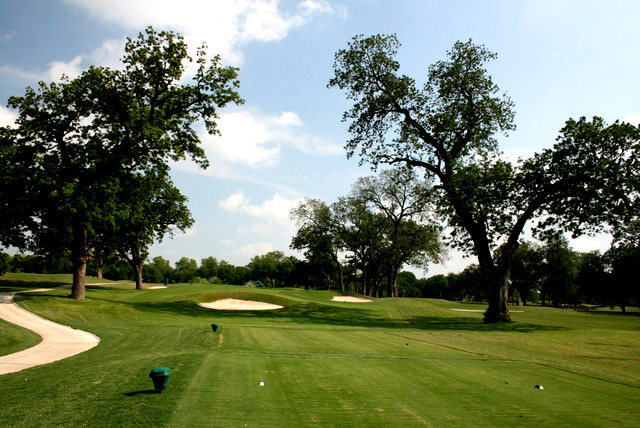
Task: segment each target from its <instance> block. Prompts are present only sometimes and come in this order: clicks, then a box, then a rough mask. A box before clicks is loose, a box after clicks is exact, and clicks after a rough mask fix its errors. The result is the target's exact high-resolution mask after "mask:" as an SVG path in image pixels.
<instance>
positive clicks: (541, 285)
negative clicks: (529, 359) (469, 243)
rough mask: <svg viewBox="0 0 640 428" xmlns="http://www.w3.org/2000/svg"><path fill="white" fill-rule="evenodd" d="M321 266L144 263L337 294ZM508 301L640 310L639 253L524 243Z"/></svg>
mask: <svg viewBox="0 0 640 428" xmlns="http://www.w3.org/2000/svg"><path fill="white" fill-rule="evenodd" d="M0 254H1V257H0V273H2V272H4V271H9V272H29V273H71V272H72V270H73V266H72V265H71V262H69V260H68V258H66V257H59V258H45V257H42V256H33V255H21V254H18V255H15V256H10V255H8V254H5V253H0ZM321 268H322V266H314V264H312V263H310V262H309V261H307V260H299V259H297V258H296V257H293V256H285V255H284V253H283V252H281V251H272V252H269V253H267V254H264V255H261V256H255V257H253V258H252V259H251V261H250V262H249V263H248V264H247V265H246V266H235V265H233V264H231V263H228V262H226V261H224V260H218V259H216V258H215V257H207V258H204V259H201V260H200V263H198V262H197V261H196V260H195V259H191V258H187V257H183V258H181V259H180V260H178V261H177V262H176V263H175V265H174V266H171V263H170V262H169V260H166V259H164V258H163V257H160V256H158V257H154V258H153V259H152V260H151V262H150V263H147V264H145V265H144V269H143V271H142V272H143V273H142V275H143V278H144V281H145V282H147V283H167V284H170V283H209V284H232V285H244V284H246V283H248V282H253V283H254V284H256V285H264V286H266V287H304V288H310V289H338V288H339V285H338V283H337V279H331V278H330V277H328V276H327V275H326V272H324V271H323V269H321ZM87 271H88V273H89V274H92V275H95V274H96V272H97V271H98V267H97V265H96V264H95V262H93V261H92V262H90V263H89V268H88V270H87ZM102 277H103V278H106V279H110V280H133V279H134V277H133V272H132V270H131V266H130V265H129V264H128V263H127V262H126V261H124V260H122V259H115V258H114V259H112V260H110V261H109V263H107V265H106V267H105V268H104V271H103V276H102ZM510 281H511V284H510V293H509V294H510V296H509V299H510V301H511V302H512V303H515V304H519V303H522V304H525V305H526V304H532V303H533V304H541V305H553V306H556V307H558V306H571V307H578V306H580V305H597V306H620V307H621V308H622V309H623V311H624V310H625V308H626V307H627V306H638V305H640V248H639V247H636V246H630V245H627V246H618V247H612V248H611V249H610V250H608V251H607V252H606V253H604V254H601V253H599V252H597V251H594V252H589V253H581V252H576V251H573V250H572V249H571V248H569V246H568V244H567V241H566V240H564V239H556V240H553V241H550V242H548V243H546V244H544V245H543V244H536V243H531V242H522V243H521V244H520V246H519V248H518V252H517V254H516V257H515V260H514V265H513V267H512V270H511V280H510ZM345 283H346V289H347V291H348V292H361V291H362V289H361V284H360V280H359V272H358V270H357V268H356V267H354V266H351V267H350V266H349V265H347V269H345ZM383 290H385V288H383ZM398 294H399V296H400V297H424V298H441V299H447V300H453V301H478V302H482V301H486V299H487V290H486V281H484V279H483V278H482V273H481V271H480V269H479V268H478V266H477V265H475V264H474V265H470V266H469V267H467V268H466V269H464V270H463V271H462V272H460V273H449V274H448V275H434V276H431V277H429V278H420V279H418V278H417V277H416V276H415V275H414V274H413V273H412V272H407V271H404V272H400V273H399V275H398Z"/></svg>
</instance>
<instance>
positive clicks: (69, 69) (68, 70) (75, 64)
mask: <svg viewBox="0 0 640 428" xmlns="http://www.w3.org/2000/svg"><path fill="white" fill-rule="evenodd" d="M83 58H84V57H83V56H82V55H78V56H76V57H75V58H73V59H72V60H71V61H68V62H64V61H53V62H51V63H50V64H49V69H48V70H47V72H46V77H47V78H46V79H43V80H47V81H54V82H57V81H60V79H61V78H62V76H63V75H64V76H67V77H69V78H71V79H73V78H74V77H77V76H79V75H80V73H82V69H83V67H82V66H81V63H82V59H83Z"/></svg>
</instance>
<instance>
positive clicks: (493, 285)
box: [484, 263, 511, 324]
mask: <svg viewBox="0 0 640 428" xmlns="http://www.w3.org/2000/svg"><path fill="white" fill-rule="evenodd" d="M509 264H510V263H509ZM509 264H508V265H507V267H506V268H501V267H500V266H498V267H496V268H494V269H493V271H492V272H490V273H489V274H488V275H487V276H486V278H487V280H488V281H489V307H488V308H487V311H486V312H485V313H484V322H485V324H490V323H496V322H511V316H510V315H509V273H510V272H509V267H508V266H509Z"/></svg>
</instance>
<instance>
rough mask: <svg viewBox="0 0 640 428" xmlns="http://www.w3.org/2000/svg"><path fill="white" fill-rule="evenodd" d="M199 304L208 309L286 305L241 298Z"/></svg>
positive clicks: (272, 307)
mask: <svg viewBox="0 0 640 428" xmlns="http://www.w3.org/2000/svg"><path fill="white" fill-rule="evenodd" d="M198 305H200V306H202V307H203V308H207V309H217V310H222V311H269V310H273V309H282V308H284V306H281V305H274V304H272V303H265V302H255V301H253V300H239V299H222V300H216V301H215V302H204V303H198Z"/></svg>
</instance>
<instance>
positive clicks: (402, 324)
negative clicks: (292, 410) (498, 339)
mask: <svg viewBox="0 0 640 428" xmlns="http://www.w3.org/2000/svg"><path fill="white" fill-rule="evenodd" d="M110 302H111V303H113V304H122V305H127V306H130V307H131V308H133V309H135V310H138V311H143V312H150V313H156V314H158V313H164V314H173V315H179V316H188V317H192V318H202V320H203V323H207V324H209V323H210V322H211V320H212V319H215V320H216V322H218V323H224V319H225V318H232V319H234V320H238V319H243V320H246V321H251V322H256V321H258V322H259V321H264V322H265V323H269V322H273V323H278V324H283V325H284V324H287V323H289V324H297V325H317V326H322V325H328V326H341V327H370V328H388V329H406V328H415V329H420V330H433V331H438V330H440V331H446V330H458V331H505V332H508V331H513V332H534V331H553V330H564V329H566V328H564V327H557V326H549V325H539V324H530V323H518V322H512V323H505V324H484V323H483V322H482V319H481V318H472V317H460V316H451V317H433V316H432V317H427V316H415V317H407V318H398V319H388V318H386V319H385V318H381V317H380V312H379V311H375V310H371V309H367V308H363V307H349V308H345V307H340V306H334V305H323V304H315V303H301V304H296V305H291V306H288V307H285V308H284V309H277V310H272V311H224V310H208V309H204V308H202V307H200V306H198V305H197V304H196V303H194V302H191V301H174V302H114V301H110Z"/></svg>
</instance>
